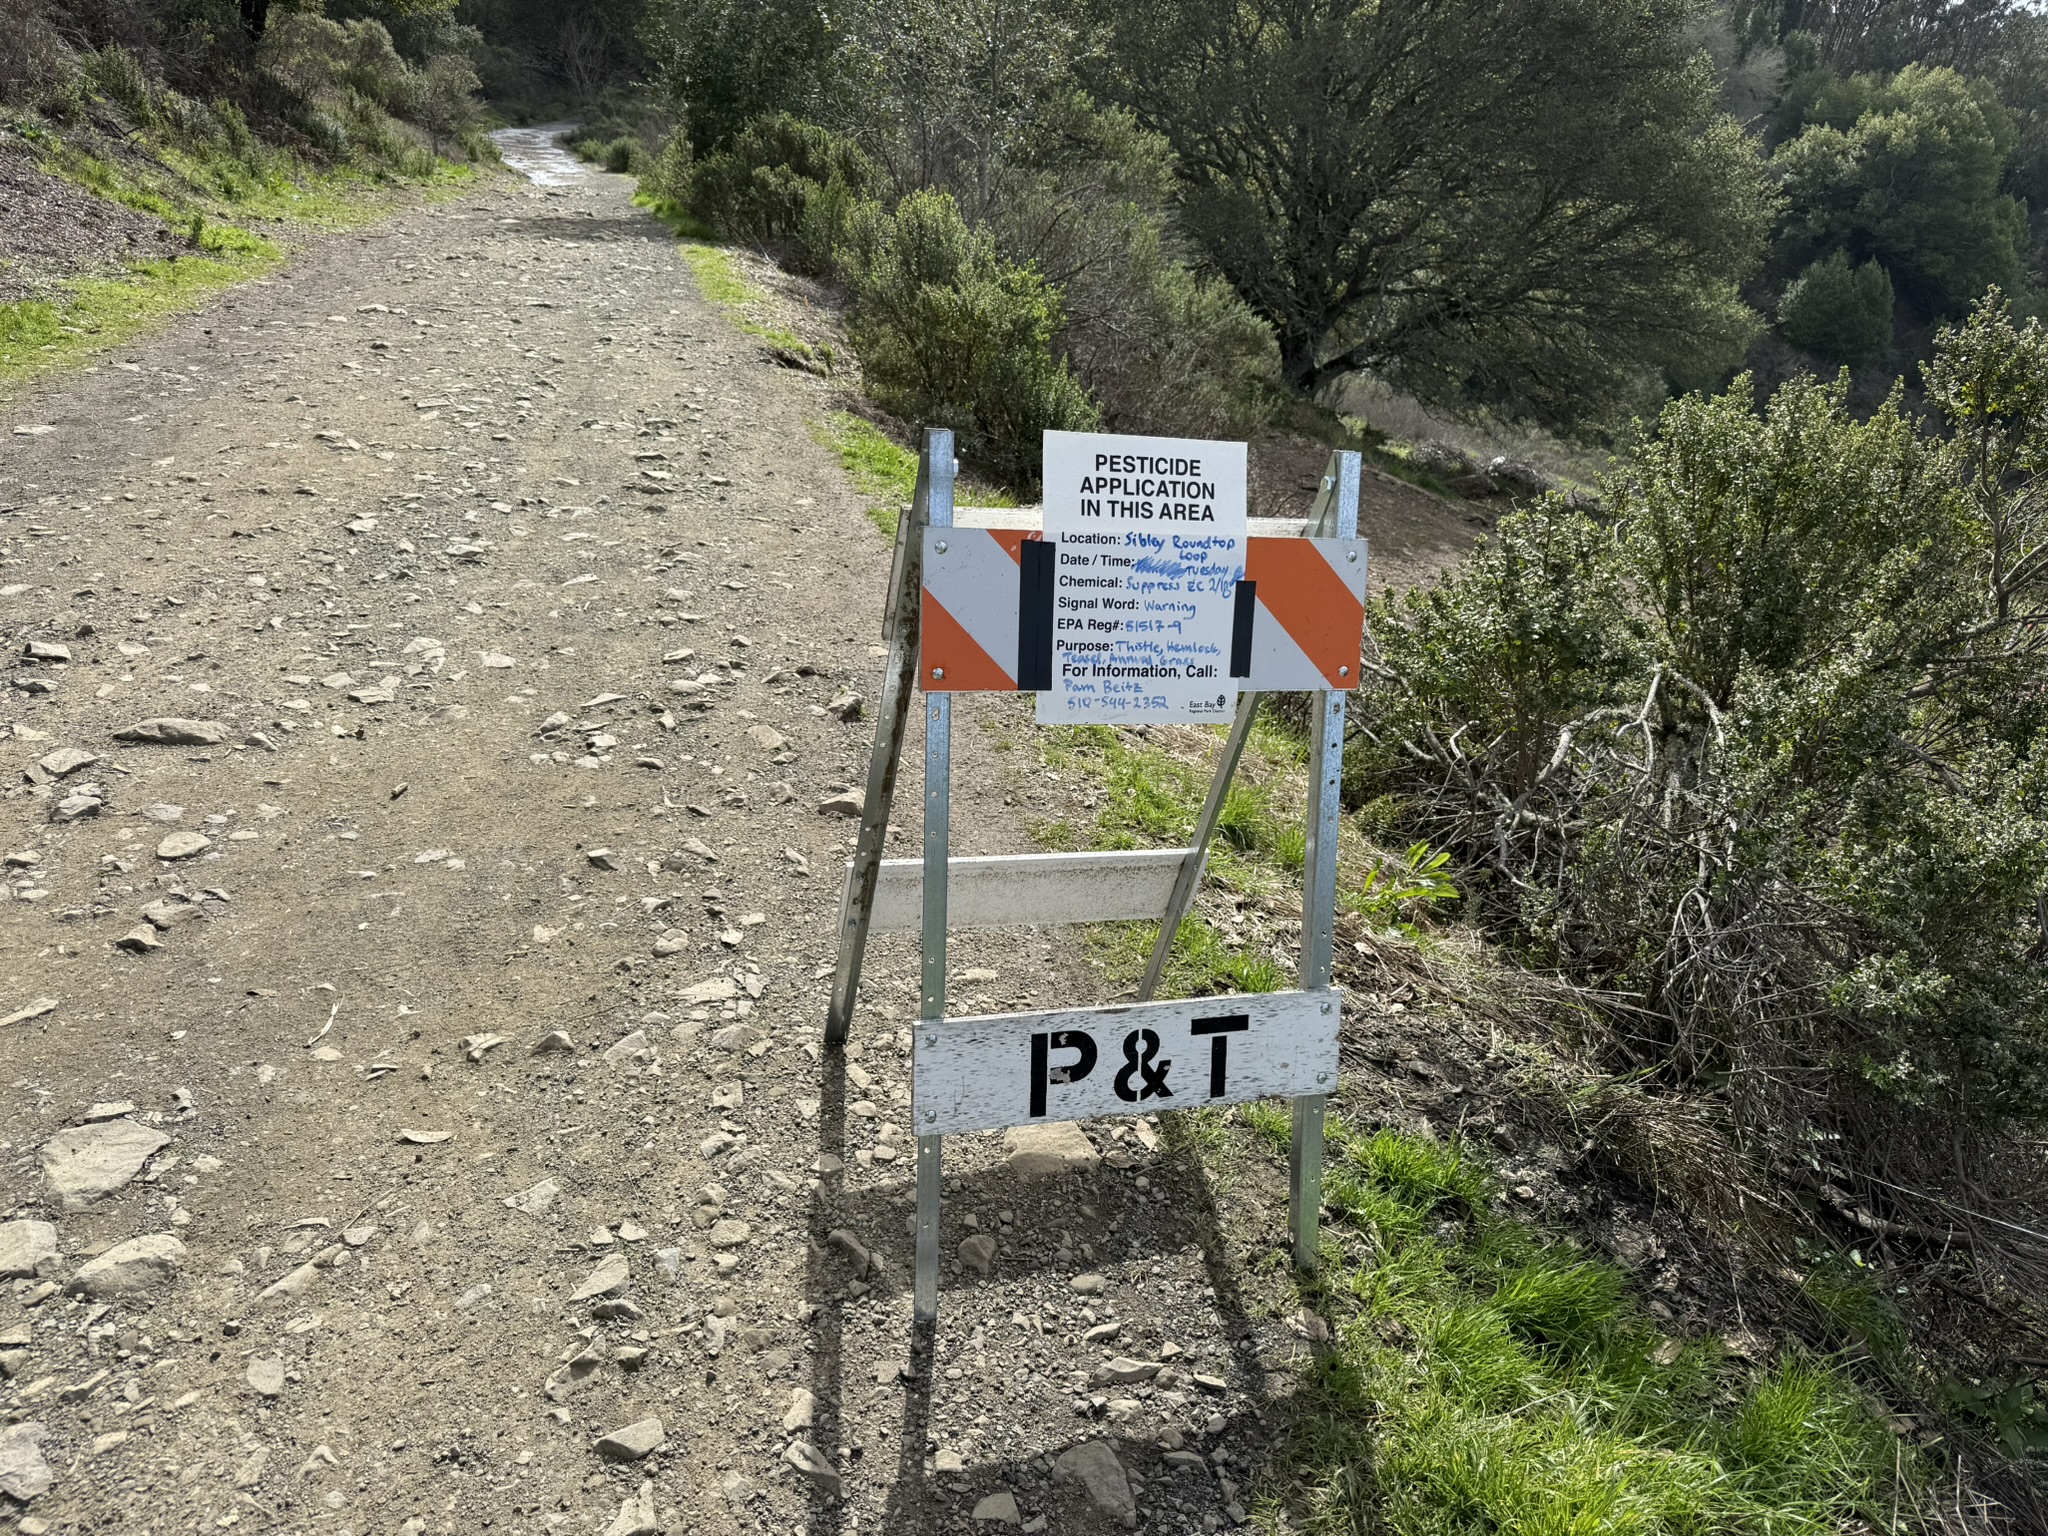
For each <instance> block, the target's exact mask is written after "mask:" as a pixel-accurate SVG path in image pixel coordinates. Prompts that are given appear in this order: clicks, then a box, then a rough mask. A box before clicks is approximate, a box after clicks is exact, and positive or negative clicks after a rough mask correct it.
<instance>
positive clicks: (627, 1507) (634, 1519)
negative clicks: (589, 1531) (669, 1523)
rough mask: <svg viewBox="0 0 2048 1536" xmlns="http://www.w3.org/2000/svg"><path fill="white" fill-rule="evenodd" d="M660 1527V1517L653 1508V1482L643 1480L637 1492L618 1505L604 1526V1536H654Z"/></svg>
mask: <svg viewBox="0 0 2048 1536" xmlns="http://www.w3.org/2000/svg"><path fill="white" fill-rule="evenodd" d="M660 1529H661V1517H660V1516H659V1515H657V1514H656V1513H655V1509H654V1484H653V1483H652V1482H645V1483H642V1484H641V1485H640V1491H639V1492H638V1493H635V1494H634V1495H633V1496H632V1497H631V1498H629V1499H627V1500H626V1501H625V1502H624V1503H622V1504H621V1505H619V1512H618V1513H617V1514H616V1515H613V1516H612V1523H611V1524H610V1525H608V1526H606V1527H605V1528H604V1536H656V1533H657V1532H658V1531H660Z"/></svg>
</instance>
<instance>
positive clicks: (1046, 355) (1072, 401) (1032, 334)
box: [842, 191, 1098, 483]
mask: <svg viewBox="0 0 2048 1536" xmlns="http://www.w3.org/2000/svg"><path fill="white" fill-rule="evenodd" d="M842 261H843V263H844V268H843V270H844V272H845V276H846V278H847V280H848V281H849V283H850V285H851V287H852V289H853V292H854V321H853V339H854V344H855V346H856V347H857V348H858V349H859V352H860V359H861V368H862V371H863V373H864V375H865V378H866V383H867V389H868V392H869V394H871V395H872V396H873V397H874V399H875V401H876V403H877V404H879V405H880V406H881V407H882V408H883V409H884V410H887V411H890V412H893V413H894V414H896V415H898V416H902V417H904V418H905V419H907V420H912V421H925V422H932V423H934V424H943V425H948V426H951V427H953V428H954V429H955V430H956V431H957V432H958V433H959V435H960V442H961V446H962V448H963V450H964V451H965V452H966V453H967V454H968V455H970V456H971V457H973V458H975V459H976V460H978V461H979V462H980V463H981V464H982V465H983V466H984V467H985V468H986V469H987V470H988V471H989V472H990V473H992V474H994V475H997V476H999V477H1001V478H1003V479H1005V480H1009V481H1012V482H1018V483H1025V482H1029V481H1032V480H1035V479H1036V478H1037V474H1038V462H1039V449H1040V441H1041V434H1042V433H1044V432H1046V431H1048V430H1070V431H1075V430H1078V431H1085V430H1088V429H1089V428H1092V427H1093V426H1094V425H1095V424H1096V422H1097V419H1098V418H1097V415H1096V412H1095V408H1094V406H1093V405H1092V404H1091V402H1090V401H1089V399H1088V395H1087V392H1086V391H1085V390H1083V389H1082V388H1081V385H1080V384H1079V382H1078V381H1077V380H1076V379H1075V378H1074V376H1073V374H1072V373H1071V372H1070V371H1069V370H1068V368H1067V365H1066V363H1065V362H1064V361H1063V360H1061V359H1060V358H1059V357H1057V356H1056V355H1055V354H1054V351H1053V342H1054V338H1055V337H1057V336H1058V334H1059V331H1060V323H1061V315H1060V303H1059V296H1058V295H1057V293H1055V292H1054V291H1053V290H1052V289H1051V288H1050V287H1048V285H1047V284H1046V282H1045V280H1044V278H1042V277H1040V276H1039V275H1038V273H1036V272H1034V271H1032V270H1031V269H1030V268H1028V267H1020V266H1017V265H1015V264H1013V263H1010V262H1006V261H1004V260H1003V259H1002V258H1001V257H1000V256H998V255H997V253H996V250H995V245H994V242H993V241H992V240H990V238H989V237H988V235H987V234H986V233H985V232H983V231H977V230H973V229H970V228H969V227H968V225H967V221H966V220H965V219H964V218H963V217H961V214H960V210H959V207H958V206H957V205H956V204H955V203H954V201H953V199H952V197H951V196H950V195H948V194H947V193H944V192H929V191H927V192H914V193H912V194H911V195H910V196H909V197H906V198H905V199H904V200H903V201H902V203H901V204H900V205H899V206H898V207H897V209H896V211H895V213H894V214H886V213H883V212H882V211H881V210H880V208H879V207H878V206H876V205H872V204H870V205H868V207H867V209H866V210H865V212H864V216H863V217H862V218H860V219H858V220H856V221H855V230H854V234H853V237H852V238H851V239H850V241H849V243H848V244H847V245H846V246H845V247H842Z"/></svg>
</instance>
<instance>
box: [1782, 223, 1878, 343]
mask: <svg viewBox="0 0 2048 1536" xmlns="http://www.w3.org/2000/svg"><path fill="white" fill-rule="evenodd" d="M1892 302H1893V299H1892V280H1891V276H1890V274H1889V273H1887V272H1886V271H1885V269H1884V268H1883V267H1882V266H1880V265H1879V264H1878V263H1877V262H1874V261H1866V262H1864V263H1863V265H1861V266H1856V265H1854V264H1852V263H1851V262H1850V260H1849V253H1848V252H1846V251H1836V252H1834V253H1833V254H1832V255H1830V256H1825V257H1823V258H1822V259H1821V260H1819V261H1816V262H1815V263H1814V264H1813V265H1812V266H1810V267H1808V268H1807V269H1806V270H1805V271H1804V272H1802V273H1800V274H1799V276H1798V277H1796V278H1794V279H1793V280H1792V283H1791V285H1790V286H1789V287H1787V288H1786V289H1785V296H1784V297H1783V298H1782V299H1780V300H1779V301H1778V325H1779V327H1780V328H1781V329H1782V330H1783V331H1784V333H1785V339H1786V340H1787V341H1789V342H1791V343H1792V345H1793V346H1795V347H1803V348H1805V349H1806V350H1807V351H1809V352H1813V353H1816V354H1818V355H1819V356H1821V357H1823V358H1825V359H1826V360H1827V361H1829V362H1831V363H1839V364H1842V365H1843V366H1845V367H1851V368H1855V367H1862V366H1864V365H1865V364H1869V363H1874V362H1876V361H1877V360H1878V359H1879V358H1881V357H1883V356H1884V354H1885V352H1886V351H1888V350H1889V349H1890V347H1891V341H1892Z"/></svg>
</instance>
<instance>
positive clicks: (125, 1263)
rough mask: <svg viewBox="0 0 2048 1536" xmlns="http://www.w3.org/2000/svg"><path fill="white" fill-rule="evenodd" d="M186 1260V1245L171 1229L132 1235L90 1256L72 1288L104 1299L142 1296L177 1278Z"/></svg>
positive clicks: (74, 1279) (72, 1281) (72, 1282)
mask: <svg viewBox="0 0 2048 1536" xmlns="http://www.w3.org/2000/svg"><path fill="white" fill-rule="evenodd" d="M184 1262H185V1245H184V1244H183V1243H181V1242H179V1241H178V1240H177V1239H176V1238H175V1237H172V1236H171V1235H170V1234H169V1233H164V1232H159V1233H153V1234H151V1235H150V1236H148V1237H131V1238H129V1239H128V1241H127V1242H125V1243H116V1244H114V1246H113V1247H111V1248H109V1249H108V1250H107V1251H106V1252H105V1253H103V1254H101V1255H100V1256H99V1257H98V1258H96V1259H89V1260H87V1261H86V1263H85V1264H84V1265H83V1266H82V1267H81V1268H80V1269H79V1271H78V1273H77V1274H76V1275H74V1276H73V1277H72V1280H71V1289H72V1290H74V1291H80V1292H83V1293H84V1294H85V1295H87V1296H92V1297H96V1298H98V1299H100V1300H103V1301H104V1300H106V1299H107V1298H109V1297H118V1296H139V1295H141V1294H142V1293H143V1292H145V1291H149V1290H153V1289H155V1288H156V1287H157V1286H160V1285H168V1284H169V1283H170V1282H171V1281H173V1280H175V1279H176V1278H177V1277H178V1270H179V1269H180V1268H181V1267H182V1266H183V1264H184Z"/></svg>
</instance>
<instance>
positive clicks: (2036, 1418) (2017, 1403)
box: [1947, 1379, 2048, 1459]
mask: <svg viewBox="0 0 2048 1536" xmlns="http://www.w3.org/2000/svg"><path fill="white" fill-rule="evenodd" d="M2034 1393H2035V1384H2034V1383H2033V1382H2030V1381H2016V1382H2012V1383H2010V1384H2007V1383H2000V1382H1991V1383H1986V1384H1984V1385H1981V1386H1980V1385H1972V1384H1971V1383H1969V1382H1965V1381H1957V1380H1954V1379H1951V1380H1950V1381H1949V1382H1948V1384H1947V1396H1948V1400H1949V1402H1950V1403H1951V1404H1952V1405H1954V1406H1955V1407H1956V1408H1958V1409H1960V1410H1961V1411H1962V1412H1963V1413H1964V1414H1966V1415H1968V1416H1969V1417H1971V1418H1973V1419H1976V1420H1978V1421H1979V1422H1980V1423H1981V1424H1982V1425H1983V1426H1984V1427H1985V1428H1986V1429H1987V1430H1989V1431H1990V1433H1991V1435H1992V1437H1993V1438H1994V1439H1996V1440H1997V1441H1998V1443H1999V1444H2000V1445H2001V1446H2003V1447H2004V1448H2005V1451H2006V1454H2007V1455H2009V1456H2012V1457H2014V1458H2015V1459H2018V1458H2021V1457H2029V1456H2033V1457H2044V1458H2048V1402H2043V1401H2042V1400H2041V1399H2039V1398H2037V1397H2036V1396H2035V1395H2034Z"/></svg>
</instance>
